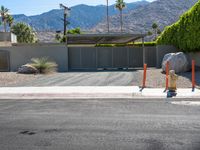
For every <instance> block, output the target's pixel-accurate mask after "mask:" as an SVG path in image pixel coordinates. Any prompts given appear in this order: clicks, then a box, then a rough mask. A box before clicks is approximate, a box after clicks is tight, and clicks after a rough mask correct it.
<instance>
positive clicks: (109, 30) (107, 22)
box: [106, 0, 110, 33]
mask: <svg viewBox="0 0 200 150" xmlns="http://www.w3.org/2000/svg"><path fill="white" fill-rule="evenodd" d="M106 1H107V26H108V33H109V32H110V26H109V6H108V0H106Z"/></svg>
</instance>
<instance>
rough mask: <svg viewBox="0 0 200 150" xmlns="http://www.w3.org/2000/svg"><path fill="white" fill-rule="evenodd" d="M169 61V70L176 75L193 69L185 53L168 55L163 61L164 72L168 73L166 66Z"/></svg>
mask: <svg viewBox="0 0 200 150" xmlns="http://www.w3.org/2000/svg"><path fill="white" fill-rule="evenodd" d="M168 61H169V70H174V71H175V72H176V73H182V72H187V71H189V70H190V69H191V67H190V66H191V65H190V63H189V61H188V58H187V56H186V55H185V54H184V53H183V52H179V53H169V54H166V55H165V56H164V58H163V61H162V70H163V71H164V72H165V71H166V64H167V62H168Z"/></svg>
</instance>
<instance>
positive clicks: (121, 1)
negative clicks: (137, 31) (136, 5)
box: [115, 0, 126, 32]
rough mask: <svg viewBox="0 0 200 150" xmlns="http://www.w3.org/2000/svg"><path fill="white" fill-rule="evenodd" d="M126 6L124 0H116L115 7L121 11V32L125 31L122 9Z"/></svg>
mask: <svg viewBox="0 0 200 150" xmlns="http://www.w3.org/2000/svg"><path fill="white" fill-rule="evenodd" d="M125 7H126V4H125V2H124V0H116V4H115V8H117V9H118V10H119V11H120V24H121V32H122V31H123V29H122V28H123V19H122V10H123V9H124V8H125Z"/></svg>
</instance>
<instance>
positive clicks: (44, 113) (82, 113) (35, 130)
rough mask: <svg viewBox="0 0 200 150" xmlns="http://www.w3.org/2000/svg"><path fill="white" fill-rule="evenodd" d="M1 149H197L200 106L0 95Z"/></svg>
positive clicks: (199, 139)
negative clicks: (33, 98)
mask: <svg viewBox="0 0 200 150" xmlns="http://www.w3.org/2000/svg"><path fill="white" fill-rule="evenodd" d="M0 149H1V150H199V149H200V107H199V106H183V105H174V104H171V103H170V102H167V101H165V100H1V101H0Z"/></svg>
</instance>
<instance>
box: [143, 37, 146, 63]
mask: <svg viewBox="0 0 200 150" xmlns="http://www.w3.org/2000/svg"><path fill="white" fill-rule="evenodd" d="M142 50H143V64H146V53H145V47H144V37H142Z"/></svg>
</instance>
